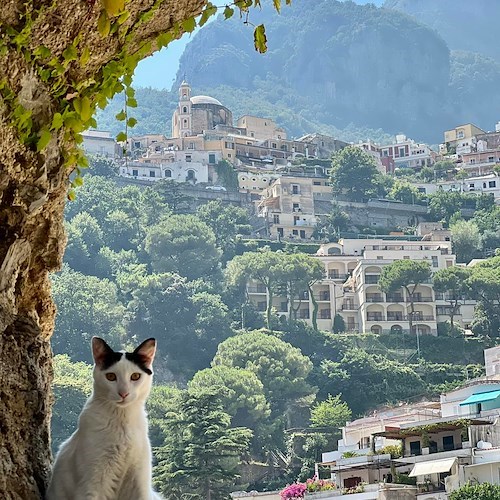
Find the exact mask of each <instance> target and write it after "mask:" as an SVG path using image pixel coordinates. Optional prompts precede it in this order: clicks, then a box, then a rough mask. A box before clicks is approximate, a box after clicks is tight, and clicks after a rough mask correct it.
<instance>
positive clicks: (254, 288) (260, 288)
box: [247, 286, 266, 294]
mask: <svg viewBox="0 0 500 500" xmlns="http://www.w3.org/2000/svg"><path fill="white" fill-rule="evenodd" d="M247 291H248V293H262V294H265V293H266V287H265V286H249V287H248V288H247Z"/></svg>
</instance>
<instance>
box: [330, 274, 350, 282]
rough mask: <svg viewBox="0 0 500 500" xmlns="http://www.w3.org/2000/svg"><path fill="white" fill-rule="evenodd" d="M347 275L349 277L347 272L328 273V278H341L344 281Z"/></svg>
mask: <svg viewBox="0 0 500 500" xmlns="http://www.w3.org/2000/svg"><path fill="white" fill-rule="evenodd" d="M348 277H349V275H348V274H339V273H328V279H329V280H343V281H345V280H346V279H347V278H348Z"/></svg>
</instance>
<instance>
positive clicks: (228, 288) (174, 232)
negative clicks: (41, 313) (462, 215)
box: [52, 161, 500, 498]
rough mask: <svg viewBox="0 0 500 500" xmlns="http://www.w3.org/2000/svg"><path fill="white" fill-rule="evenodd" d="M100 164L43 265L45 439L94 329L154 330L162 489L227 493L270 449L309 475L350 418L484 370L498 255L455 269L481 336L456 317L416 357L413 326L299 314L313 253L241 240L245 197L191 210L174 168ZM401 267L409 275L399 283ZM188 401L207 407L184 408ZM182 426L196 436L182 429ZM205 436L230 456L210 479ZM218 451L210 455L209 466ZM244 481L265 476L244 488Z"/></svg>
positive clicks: (67, 422)
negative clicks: (241, 471) (48, 415)
mask: <svg viewBox="0 0 500 500" xmlns="http://www.w3.org/2000/svg"><path fill="white" fill-rule="evenodd" d="M108 167H109V166H106V165H105V164H103V163H95V162H94V161H93V162H92V167H91V171H92V172H93V173H94V174H95V173H100V174H102V175H91V174H88V175H86V176H85V183H84V186H83V187H82V188H80V189H79V192H78V197H77V199H76V201H74V202H72V203H70V204H68V207H67V211H66V218H67V222H66V224H67V230H68V234H69V245H68V249H67V252H66V257H65V260H66V263H65V265H64V266H63V269H62V270H61V271H60V272H59V273H57V274H55V275H53V277H52V282H53V290H54V297H55V300H56V303H57V306H58V310H59V312H58V316H57V319H56V328H55V333H54V337H53V349H54V352H55V353H56V354H57V356H56V358H55V370H56V371H55V373H56V377H55V386H54V387H55V395H56V405H55V410H54V419H53V435H54V446H57V445H58V444H59V443H60V442H61V441H62V440H63V439H64V438H66V437H67V436H68V435H69V434H70V433H71V431H72V430H73V429H74V428H75V426H76V418H77V415H78V413H79V410H80V409H81V407H82V405H83V402H84V400H85V398H86V397H87V395H88V394H89V391H90V388H91V383H90V366H89V365H88V364H87V363H89V362H90V361H91V358H90V350H89V342H88V341H89V339H90V337H91V336H92V335H99V336H102V337H104V338H106V340H107V341H109V343H110V344H111V345H113V346H116V347H118V346H120V345H123V346H125V347H126V346H127V345H129V344H133V343H136V342H137V340H139V339H140V338H144V337H149V336H153V337H156V338H157V339H158V345H159V349H158V350H159V352H158V355H157V359H156V361H155V373H156V374H155V377H156V384H157V386H156V387H155V389H154V391H153V393H152V395H151V398H150V401H149V403H148V409H149V412H150V415H151V437H152V443H153V446H154V449H155V453H156V457H157V459H158V460H159V466H158V468H157V469H156V472H155V477H156V481H157V484H158V486H159V488H160V489H161V490H162V491H169V492H171V495H174V494H175V492H174V485H175V484H179V485H180V484H182V485H183V486H182V487H183V488H185V489H188V490H189V491H192V492H193V494H195V493H199V492H201V491H205V490H204V489H203V488H206V487H209V488H210V489H211V490H213V491H217V492H220V495H221V496H220V498H225V497H224V495H226V492H227V488H228V487H229V486H228V485H231V486H232V485H233V484H234V482H235V479H234V477H235V476H234V474H236V469H235V466H236V465H237V464H238V463H239V462H240V461H241V460H242V459H244V460H245V462H250V463H252V462H255V461H257V462H259V463H266V461H268V460H270V457H271V456H274V455H273V454H275V453H280V454H281V455H280V456H288V457H290V462H289V463H288V464H287V465H286V466H283V474H284V476H283V477H281V478H279V479H278V480H277V481H278V483H276V484H277V485H278V486H279V485H283V484H285V482H286V480H294V479H296V478H298V477H300V478H301V479H305V478H307V477H310V476H311V475H312V471H313V464H314V462H315V461H316V460H317V459H318V458H319V456H320V453H321V451H324V450H325V449H330V448H332V447H334V446H335V443H336V439H338V427H339V426H341V425H342V424H343V422H345V420H347V419H350V418H351V416H353V417H356V416H359V415H362V414H364V413H366V412H368V411H370V410H371V409H373V408H375V407H377V406H378V405H382V404H390V403H396V402H399V401H416V400H419V399H420V398H422V397H431V396H436V395H438V394H439V393H440V392H441V391H443V390H446V389H449V388H452V387H456V386H457V385H458V384H460V383H461V381H463V380H465V379H467V378H470V377H473V376H477V375H479V374H480V373H481V366H480V363H481V362H482V349H483V348H485V347H489V346H491V345H492V342H493V341H492V340H491V337H494V336H496V335H497V332H498V328H499V324H500V323H499V318H498V311H497V310H496V309H495V300H496V297H498V293H499V292H498V290H499V288H500V276H498V273H499V272H500V271H499V270H500V257H494V258H492V259H490V260H488V261H486V262H485V263H483V264H480V265H478V266H475V267H474V268H472V269H471V270H470V271H468V274H467V277H466V279H464V280H462V284H464V283H465V284H466V288H467V290H466V293H468V294H471V296H474V297H475V298H476V299H478V300H480V307H479V309H478V311H479V312H478V317H477V324H478V325H477V330H476V328H475V331H477V332H478V333H479V334H480V335H481V336H479V337H475V338H473V339H464V338H463V337H462V336H459V337H454V336H453V335H455V334H456V333H457V332H455V330H453V329H451V331H450V335H452V336H444V337H437V338H432V337H425V336H424V337H422V338H421V346H420V348H421V358H420V359H419V358H418V357H415V338H414V337H413V336H410V335H381V336H376V335H373V334H370V335H364V334H356V335H353V334H346V333H342V332H343V331H344V329H345V325H342V322H340V321H336V323H335V325H336V326H335V332H336V333H333V332H326V331H319V330H318V329H317V328H316V327H315V322H314V315H315V313H314V312H313V315H312V319H313V321H312V326H307V325H306V324H305V323H304V322H302V321H301V320H300V319H298V317H297V311H296V310H294V308H293V307H291V305H292V304H293V303H294V299H295V298H297V297H299V296H300V294H301V293H303V292H304V291H307V290H309V293H311V287H312V286H313V284H314V283H315V282H316V281H317V280H319V279H321V278H322V276H323V272H324V271H323V269H322V266H321V265H320V264H319V262H318V261H317V260H316V259H314V258H313V257H312V256H311V255H308V254H306V253H302V252H301V251H300V250H298V248H299V247H298V246H296V245H293V246H292V245H285V244H281V245H280V246H277V244H275V246H273V250H271V249H270V248H266V247H265V246H264V247H259V242H246V241H245V242H243V241H242V240H240V238H239V235H240V234H242V233H248V231H249V227H250V226H249V219H248V215H247V213H246V211H245V210H243V209H241V208H237V207H232V206H230V205H224V204H223V203H222V202H221V201H212V202H209V203H207V204H206V205H203V206H201V207H199V208H198V209H197V210H196V212H194V213H189V214H187V213H184V212H185V209H186V207H187V206H188V204H184V202H183V200H181V197H180V193H179V191H178V189H177V188H176V187H175V186H172V184H171V183H169V182H168V181H166V182H158V183H156V184H154V185H153V186H149V187H141V186H130V185H129V186H123V185H121V184H119V183H117V182H116V181H115V180H114V179H113V178H112V177H109V175H110V169H109V168H108ZM455 212H456V210H455ZM455 212H453V213H455ZM495 214H496V209H492V208H491V207H490V208H485V209H484V210H480V211H478V212H477V214H476V216H475V217H474V219H473V220H474V221H475V222H474V223H475V224H476V225H477V226H478V227H479V228H480V230H481V231H485V229H484V228H486V227H489V226H490V223H491V220H492V218H493V219H494V218H495V217H497V214H496V215H495ZM337 215H338V214H337ZM262 243H263V242H262ZM316 248H317V246H315V245H309V246H308V247H307V249H308V250H309V251H314V250H315V249H316ZM402 262H407V263H408V264H410V265H413V264H414V263H413V262H412V261H402ZM396 271H398V270H396ZM417 271H419V270H415V269H410V270H399V271H398V272H397V273H396V277H395V278H394V277H392V278H391V276H389V274H390V273H389V271H388V278H391V279H393V278H394V279H393V281H397V283H399V284H403V285H404V283H403V281H405V283H406V282H408V281H411V279H412V277H413V280H414V279H415V277H414V274H415V272H417ZM405 272H406V274H409V275H410V277H408V276H406V278H408V279H406V280H403V281H401V280H402V279H403V278H401V276H400V275H403V274H404V273H405ZM419 272H420V271H419ZM426 272H427V271H426V270H422V273H424V274H425V273H426ZM451 272H452V271H451V270H450V271H448V273H451ZM423 278H425V276H424V277H423ZM423 278H422V279H423ZM452 278H453V276H451V277H450V276H443V282H444V283H445V284H444V285H443V286H444V287H447V288H449V289H451V288H452V285H451V284H450V283H451V281H452ZM248 279H255V280H256V282H257V284H258V286H263V287H264V289H267V290H268V292H269V295H270V296H273V295H274V296H278V295H279V296H284V297H286V300H287V308H286V310H287V311H288V315H286V317H280V318H279V317H278V316H277V314H276V311H275V310H274V309H273V308H272V307H270V306H269V303H268V304H267V313H265V314H264V315H263V314H262V313H261V312H257V311H256V310H255V309H254V308H253V306H251V304H250V303H249V301H248V297H247V295H246V293H245V284H246V282H247V280H248ZM398 280H399V281H398ZM446 280H448V281H446ZM450 280H451V281H450ZM485 283H486V284H487V286H483V285H484V284H485ZM456 285H457V287H458V284H456ZM408 286H409V287H410V291H411V289H412V285H408ZM388 287H389V285H388ZM457 293H458V292H457ZM464 293H465V292H464ZM264 326H266V328H264ZM451 347H453V348H451ZM450 353H453V355H451V354H450ZM214 389H216V390H215V391H214ZM367 394H369V397H366V395H367ZM198 407H199V408H203V409H204V410H203V411H198V412H196V411H194V410H193V408H198ZM205 410H206V411H205ZM174 415H175V418H173V416H174ZM214 421H217V422H218V427H217V429H216V430H217V436H219V438H220V439H219V438H217V439H215V440H213V441H211V442H208V441H206V442H205V441H203V436H204V435H205V433H204V429H205V428H206V426H212V424H213V422H214ZM188 424H189V428H190V429H191V430H190V432H192V435H190V436H187V435H185V434H183V433H181V432H180V431H179V429H180V428H181V427H182V426H185V425H188ZM288 429H294V430H293V432H288V431H287V430H288ZM214 432H215V429H214ZM214 436H215V435H214ZM186 440H187V441H186ZM187 442H189V443H191V444H192V447H187V445H186V443H187ZM221 442H223V443H225V445H227V448H220V447H219V445H220V443H221ZM203 446H207V449H210V450H212V451H211V453H212V456H213V457H216V456H217V454H220V455H221V456H222V455H224V456H225V457H226V458H227V460H226V459H224V467H223V468H224V471H225V474H223V475H221V476H220V477H218V479H217V480H216V481H215V483H214V484H211V483H210V484H209V485H208V486H207V483H206V481H205V482H203V481H202V480H201V478H200V477H199V474H198V470H199V462H197V460H199V459H200V456H199V454H198V452H197V451H196V450H198V449H201V448H202V447H203ZM217 463H219V465H220V461H219V462H217V459H215V458H214V462H213V463H211V464H210V463H209V462H207V470H212V469H210V467H212V466H213V467H216V466H217ZM176 471H177V472H176ZM212 477H214V478H215V477H216V474H214V475H213V476H212ZM285 478H286V479H285ZM276 484H275V485H276ZM247 486H248V487H257V486H258V487H260V488H264V487H266V486H267V487H271V483H270V482H268V483H265V482H264V483H262V482H261V483H259V484H254V485H249V484H242V485H240V486H239V488H242V487H247ZM172 498H175V497H174V496H172Z"/></svg>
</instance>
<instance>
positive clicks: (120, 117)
mask: <svg viewBox="0 0 500 500" xmlns="http://www.w3.org/2000/svg"><path fill="white" fill-rule="evenodd" d="M115 118H116V119H117V120H119V121H121V122H122V121H123V120H125V118H127V113H125V110H123V109H122V110H121V111H120V112H119V113H118V114H117V115H115Z"/></svg>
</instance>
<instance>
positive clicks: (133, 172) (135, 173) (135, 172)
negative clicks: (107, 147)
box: [132, 169, 139, 177]
mask: <svg viewBox="0 0 500 500" xmlns="http://www.w3.org/2000/svg"><path fill="white" fill-rule="evenodd" d="M132 175H133V176H135V177H137V176H138V175H139V170H135V169H134V170H132Z"/></svg>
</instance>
